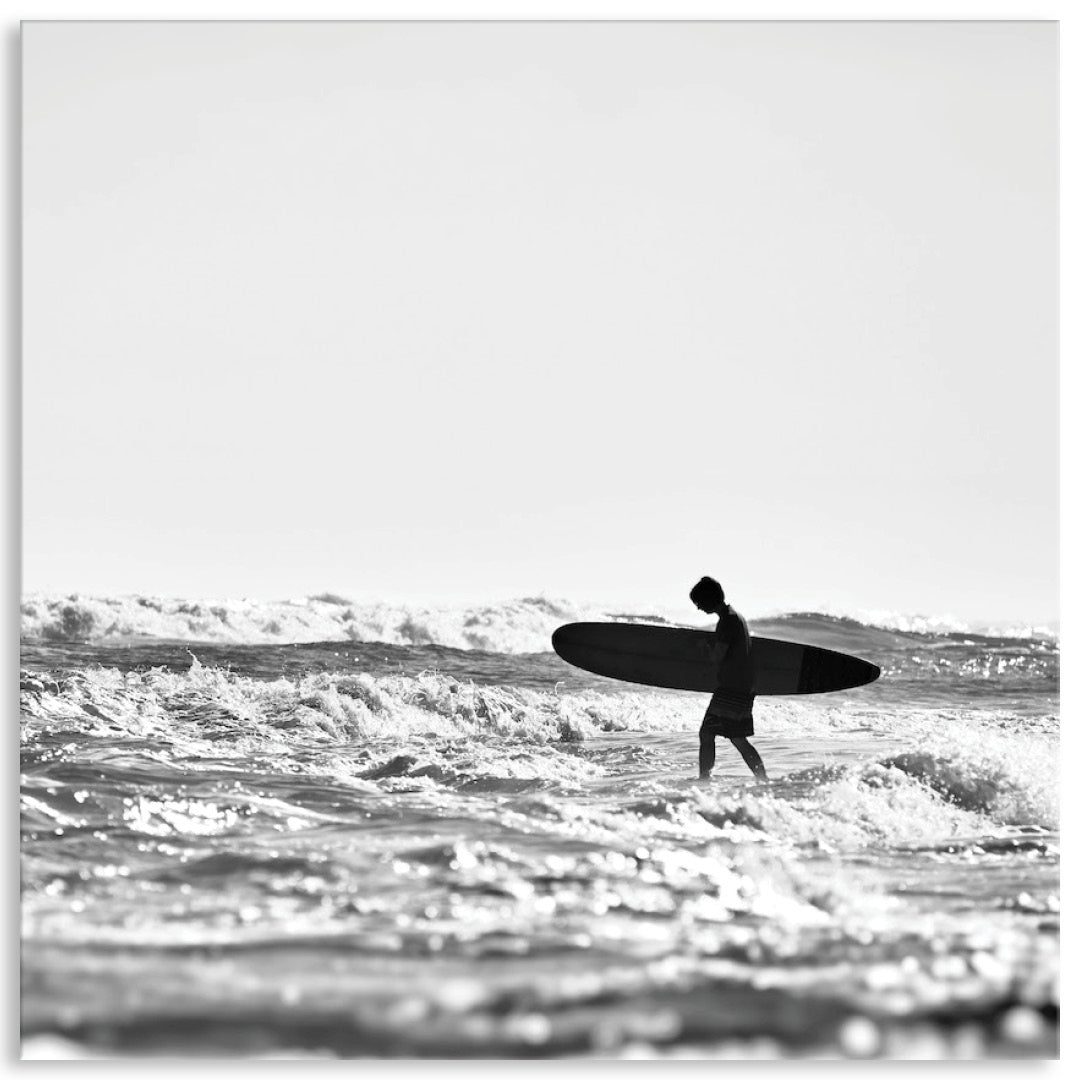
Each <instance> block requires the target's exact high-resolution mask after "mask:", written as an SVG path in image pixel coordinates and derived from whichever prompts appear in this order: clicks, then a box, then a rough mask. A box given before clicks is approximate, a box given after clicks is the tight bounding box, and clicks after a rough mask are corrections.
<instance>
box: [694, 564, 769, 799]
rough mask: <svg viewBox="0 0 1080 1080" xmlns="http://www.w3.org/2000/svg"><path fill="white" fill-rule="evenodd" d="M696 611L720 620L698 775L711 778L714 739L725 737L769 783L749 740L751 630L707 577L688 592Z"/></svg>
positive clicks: (751, 714) (751, 725)
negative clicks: (713, 686)
mask: <svg viewBox="0 0 1080 1080" xmlns="http://www.w3.org/2000/svg"><path fill="white" fill-rule="evenodd" d="M690 599H691V600H692V601H693V602H694V606H695V607H696V608H697V609H698V610H699V611H705V612H708V613H710V614H713V615H717V616H718V617H719V618H718V620H717V623H716V642H715V644H714V645H713V646H712V655H713V658H714V659H715V660H716V664H717V687H718V688H717V690H716V691H715V693H714V694H713V696H712V700H711V701H710V702H709V706H708V708H707V709H706V710H705V719H704V720H703V721H702V723H701V730H700V732H699V733H698V737H699V739H700V742H701V746H700V749H699V751H698V767H699V775H700V778H701V779H702V780H705V779H707V778H708V777H709V774H710V773H711V772H712V767H713V763H714V762H715V761H716V737H717V736H718V735H720V736H722V737H723V738H725V739H728V740H729V741H730V742H731V744H732V746H734V747H735V749H736V750H738V751H739V753H740V754H742V759H743V761H745V762H746V764H747V765H749V766H750V771H751V772H752V773H753V774H754V775H755V776H756V777H758V778H759V779H761V780H767V779H768V776H767V775H766V773H765V766H764V764H763V763H762V761H761V755H760V754H759V753H758V752H757V750H755V749H754V747H753V746H751V745H750V741H749V739H748V737H747V736H749V735H753V734H754V667H753V664H752V662H751V659H750V631H749V630H748V629H747V626H746V620H745V619H744V618H743V617H742V616H741V615H740V614H739V613H738V612H737V611H736V610H735V609H734V608H733V607H732V606H731V605H730V604H728V603H727V602H726V601H725V600H724V590H723V587H722V586H721V585H720V583H719V582H718V581H716V580H714V579H713V578H711V577H703V578H702V579H701V580H700V581H699V582H698V583H697V584H696V585H695V586H694V587H693V588H692V589H691V590H690Z"/></svg>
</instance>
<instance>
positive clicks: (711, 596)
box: [690, 577, 724, 612]
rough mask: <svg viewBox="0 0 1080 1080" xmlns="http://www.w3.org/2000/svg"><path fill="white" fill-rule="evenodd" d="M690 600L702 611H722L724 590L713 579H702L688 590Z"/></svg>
mask: <svg viewBox="0 0 1080 1080" xmlns="http://www.w3.org/2000/svg"><path fill="white" fill-rule="evenodd" d="M690 599H691V600H692V601H693V603H694V606H695V607H697V608H700V610H702V611H712V612H719V611H723V610H724V588H723V586H722V585H721V584H720V582H719V581H717V580H716V579H715V578H711V577H703V578H702V579H701V580H700V581H699V582H698V583H697V584H696V585H695V586H694V587H693V588H692V589H691V590H690Z"/></svg>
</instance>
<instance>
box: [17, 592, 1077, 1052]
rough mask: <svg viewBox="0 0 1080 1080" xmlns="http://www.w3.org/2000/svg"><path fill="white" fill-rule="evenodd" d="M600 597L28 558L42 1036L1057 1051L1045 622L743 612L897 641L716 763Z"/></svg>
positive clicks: (33, 1010)
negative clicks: (584, 633) (248, 577)
mask: <svg viewBox="0 0 1080 1080" xmlns="http://www.w3.org/2000/svg"><path fill="white" fill-rule="evenodd" d="M695 614H696V613H695ZM583 617H588V618H619V619H630V618H638V619H641V620H642V621H663V620H662V619H659V618H658V617H652V616H650V615H649V613H647V612H637V613H635V612H626V611H614V610H608V611H603V610H599V609H595V608H594V609H584V608H578V607H575V606H573V605H571V604H568V603H565V602H558V601H552V600H550V599H544V598H531V599H527V600H522V601H518V602H515V603H507V604H502V605H490V606H476V607H473V608H459V609H454V610H450V609H442V610H435V609H430V610H421V609H409V608H404V607H399V606H394V605H389V604H373V603H368V604H359V603H351V602H349V601H347V600H345V599H343V598H341V597H336V596H323V597H313V598H310V599H308V600H304V601H300V602H295V603H281V604H268V603H257V602H247V601H231V602H226V601H222V602H206V601H202V602H196V601H190V602H183V601H166V600H161V599H157V598H150V597H125V598H97V599H94V598H86V597H79V596H72V597H28V598H26V599H25V600H24V603H23V639H22V690H21V745H22V849H21V850H22V888H23V894H22V908H21V913H22V995H21V1006H22V1029H23V1053H24V1056H26V1057H78V1058H93V1057H109V1056H113V1057H115V1056H128V1055H163V1056H164V1055H168V1056H172V1057H175V1056H177V1055H192V1056H197V1055H213V1056H223V1055H236V1056H245V1057H264V1058H272V1057H308V1056H310V1057H316V1058H317V1057H369V1058H372V1057H376V1058H383V1057H442V1058H446V1057H538V1056H571V1057H577V1058H589V1057H599V1058H649V1057H652V1058H680V1057H688V1058H694V1057H709V1058H782V1057H797V1058H822V1057H825V1058H837V1057H854V1058H859V1057H862V1058H872V1057H880V1058H936V1059H941V1058H983V1057H1054V1056H1056V1055H1057V1053H1058V973H1059V809H1058V780H1059V777H1058V731H1059V704H1058V702H1059V696H1058V693H1059V648H1058V639H1057V635H1056V633H1055V632H1054V631H1053V630H1051V629H1047V628H1038V627H1034V628H1033V627H997V628H992V627H981V628H970V627H965V626H962V625H960V624H958V623H956V622H954V621H951V620H948V619H944V618H942V619H934V618H926V617H922V618H913V617H902V616H899V615H884V614H881V613H878V614H876V615H872V616H871V615H866V614H865V613H864V614H862V615H860V616H858V617H851V616H842V615H838V614H836V613H832V614H823V613H800V614H785V615H774V616H771V617H769V618H761V619H753V618H752V619H751V620H750V625H751V631H752V632H753V633H756V634H760V635H765V636H771V637H781V638H787V639H791V640H797V641H804V642H808V643H811V644H819V645H823V646H825V647H828V648H836V649H841V650H844V651H847V652H852V653H855V654H856V655H859V656H862V657H864V658H866V659H869V660H871V661H873V662H874V663H876V664H879V665H880V666H881V668H882V675H881V678H880V679H879V680H878V681H877V682H875V683H873V684H871V685H870V686H867V687H862V688H859V689H857V690H852V691H848V692H843V693H836V694H824V695H818V696H802V697H765V698H759V699H758V700H757V703H756V707H755V718H756V728H757V736H756V738H755V744H756V745H757V747H758V749H759V750H760V752H761V755H762V757H763V759H764V761H765V764H766V766H767V768H768V771H769V779H768V781H759V780H757V779H755V778H754V777H753V776H752V775H751V774H750V772H749V770H748V769H747V768H746V766H745V765H744V764H743V762H742V761H741V759H740V758H739V756H738V755H737V754H736V753H735V752H734V751H733V750H732V749H731V748H730V747H729V746H727V745H726V744H725V743H724V742H723V740H720V745H719V746H718V757H717V765H716V768H715V770H714V773H713V777H712V779H711V780H709V781H707V782H699V781H698V780H697V779H696V772H697V735H696V732H697V727H698V724H699V723H700V720H701V715H702V712H703V709H704V705H705V701H706V696H705V695H701V694H694V693H683V692H678V691H661V690H653V689H649V688H645V687H635V686H632V685H630V684H625V683H619V682H615V681H612V680H609V679H604V678H601V677H597V676H592V675H589V674H587V673H585V672H582V671H579V670H577V669H575V668H572V667H570V666H569V665H567V664H565V663H564V662H563V661H562V660H560V659H559V658H558V657H556V656H555V655H554V653H553V652H552V651H551V648H550V634H551V631H552V630H554V629H555V628H556V627H557V626H558V625H560V624H561V623H563V622H568V621H573V620H575V619H577V618H583ZM688 622H690V623H691V624H692V625H702V624H701V623H700V622H694V621H693V620H692V619H688Z"/></svg>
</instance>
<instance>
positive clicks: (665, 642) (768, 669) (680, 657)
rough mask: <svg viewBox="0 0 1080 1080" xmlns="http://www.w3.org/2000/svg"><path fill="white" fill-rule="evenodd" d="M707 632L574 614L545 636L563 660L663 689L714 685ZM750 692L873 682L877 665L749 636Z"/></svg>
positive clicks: (813, 690)
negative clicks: (576, 620) (573, 619)
mask: <svg viewBox="0 0 1080 1080" xmlns="http://www.w3.org/2000/svg"><path fill="white" fill-rule="evenodd" d="M712 643H713V633H712V631H710V630H690V629H687V628H684V627H677V626H647V625H643V624H641V623H619V622H607V623H597V622H579V623H567V624H566V625H565V626H560V627H559V628H558V630H556V631H555V633H554V634H552V635H551V644H552V645H553V646H554V648H555V652H556V653H558V655H559V656H561V657H562V658H563V659H564V660H565V661H566V662H567V663H568V664H573V665H574V666H575V667H579V668H583V669H584V670H585V671H591V672H592V673H593V674H594V675H607V676H608V677H609V678H612V679H621V680H623V681H624V682H633V683H642V684H643V685H645V686H662V687H666V688H667V689H670V690H704V691H708V692H709V693H712V692H713V691H714V690H718V689H720V687H719V686H718V685H717V677H716V662H715V661H714V660H713V659H712V656H711V655H710V647H711V645H712ZM750 650H751V656H752V657H753V661H754V679H755V693H756V694H758V695H765V694H774V695H775V694H825V693H831V692H832V691H834V690H850V689H851V688H852V687H855V686H865V685H866V684H867V683H871V682H873V681H874V680H875V679H876V678H877V677H878V676H879V675H880V674H881V668H879V667H878V666H877V665H876V664H871V663H870V661H868V660H862V659H860V658H859V657H858V656H851V655H849V654H848V653H842V652H836V651H834V650H833V649H823V648H821V647H819V646H817V645H802V644H799V643H798V642H795V641H781V640H779V639H778V638H767V637H756V636H754V635H753V634H751V636H750Z"/></svg>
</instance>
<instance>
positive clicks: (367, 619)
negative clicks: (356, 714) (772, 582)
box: [22, 593, 1057, 653]
mask: <svg viewBox="0 0 1080 1080" xmlns="http://www.w3.org/2000/svg"><path fill="white" fill-rule="evenodd" d="M582 620H600V621H608V620H619V621H634V622H643V623H657V624H669V625H670V620H669V619H667V618H665V617H664V616H662V615H658V614H650V613H632V612H627V611H625V610H612V609H610V608H602V607H599V606H595V605H594V606H588V605H582V604H575V603H573V602H571V601H569V600H563V599H551V598H547V597H543V596H537V597H526V598H523V599H518V600H508V601H504V602H502V603H496V604H477V605H468V606H456V607H435V606H433V607H422V606H409V605H402V604H393V603H385V602H356V601H351V600H348V599H346V598H344V597H340V596H335V595H333V594H329V593H327V594H322V595H319V596H310V597H307V598H306V599H304V600H280V601H265V600H244V599H231V600H182V599H166V598H161V597H153V596H116V597H90V596H83V595H81V594H69V595H67V596H47V595H40V594H36V595H30V596H28V597H26V599H24V601H23V603H22V637H23V639H24V640H27V641H42V642H90V643H97V642H105V643H107V642H113V643H117V644H121V643H124V642H139V641H146V640H158V641H189V642H218V643H228V644H236V645H284V644H293V643H301V642H332V641H343V642H344V641H352V642H384V643H386V644H390V645H442V646H447V647H449V648H456V649H476V650H480V651H483V652H492V653H540V652H549V651H550V650H551V633H552V631H553V630H554V629H555V628H556V627H557V626H560V625H561V624H562V623H566V622H576V621H582ZM688 621H692V620H689V619H688ZM750 622H751V629H752V630H753V631H754V632H755V633H757V634H763V635H767V636H772V637H782V638H791V639H794V640H806V641H812V642H815V643H819V644H823V645H826V646H829V645H832V646H833V647H838V648H843V647H846V646H847V645H849V643H850V642H851V641H852V640H853V638H865V636H866V634H867V633H868V632H869V634H870V635H871V637H873V636H876V635H886V636H891V635H896V634H899V635H919V636H929V637H940V638H948V637H954V636H955V635H966V634H976V635H992V636H994V637H996V638H1004V639H1019V640H1031V639H1032V638H1045V639H1047V640H1049V641H1056V640H1057V632H1056V631H1055V630H1053V629H1051V628H1049V627H1029V626H1020V627H1015V626H1014V627H1006V628H996V629H990V628H980V629H975V628H973V627H971V626H969V625H967V624H964V623H961V622H959V621H958V620H955V619H952V618H950V617H929V616H918V615H903V614H899V613H895V612H860V613H858V614H857V615H847V614H840V613H835V612H832V613H825V612H796V613H788V614H776V615H768V616H763V617H755V618H751V619H750ZM693 624H694V625H700V626H704V625H705V622H697V621H693Z"/></svg>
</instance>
